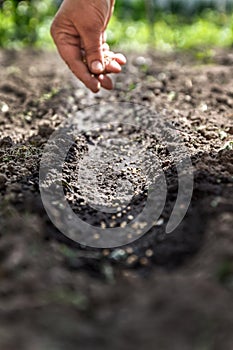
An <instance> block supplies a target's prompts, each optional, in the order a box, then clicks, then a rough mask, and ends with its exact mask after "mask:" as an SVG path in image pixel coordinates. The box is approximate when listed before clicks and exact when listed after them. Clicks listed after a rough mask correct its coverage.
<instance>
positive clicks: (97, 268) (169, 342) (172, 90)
mask: <svg viewBox="0 0 233 350" xmlns="http://www.w3.org/2000/svg"><path fill="white" fill-rule="evenodd" d="M128 58H129V62H128V65H127V67H126V68H124V71H123V72H122V73H121V74H120V75H119V76H117V77H116V79H115V90H114V91H112V92H106V91H102V92H101V93H99V94H97V95H93V94H92V93H90V92H88V91H87V90H86V89H84V88H83V86H81V84H80V83H78V82H77V81H76V79H74V77H72V76H71V73H69V72H68V70H67V69H66V68H65V67H64V65H63V63H62V62H61V61H60V60H59V59H58V57H57V55H56V54H54V53H42V52H34V51H21V52H15V51H2V52H0V64H1V71H0V222H1V226H0V349H1V350H14V349H17V350H21V349H22V350H46V349H49V350H53V349H54V350H63V349H67V350H70V349H90V350H92V349H103V348H108V349H126V350H131V349H140V350H141V349H146V350H147V349H148V350H150V349H160V350H163V349H164V350H170V349H172V350H183V349H184V350H189V349H192V350H194V349H195V350H202V349H208V350H209V349H214V350H220V349H224V350H232V349H233V345H232V344H233V313H232V310H233V238H232V232H233V230H232V228H233V216H232V211H233V201H232V194H233V185H232V184H233V164H232V160H233V150H232V139H233V136H232V135H233V51H224V52H222V51H217V52H216V54H215V56H214V57H213V60H212V61H211V62H200V61H196V60H195V59H194V58H193V55H191V54H190V55H184V54H160V53H147V54H144V55H143V57H142V56H141V54H140V55H139V54H129V55H128ZM120 101H121V102H134V103H137V104H141V105H143V106H145V107H150V108H152V109H154V110H156V111H158V113H160V115H162V116H163V117H164V119H166V120H168V121H169V122H170V123H172V124H173V125H174V127H176V128H177V129H178V130H179V131H180V134H181V135H182V140H183V143H184V144H185V146H186V147H187V148H188V150H189V152H190V155H191V159H192V164H193V166H194V192H193V197H192V201H191V204H190V207H189V210H188V212H187V214H186V216H185V218H184V220H183V222H182V223H181V224H180V225H179V227H178V228H177V229H176V230H175V231H174V232H172V233H171V234H166V233H165V227H166V223H167V222H168V220H169V216H170V214H171V210H172V208H173V206H174V203H175V200H176V196H177V191H178V182H177V172H176V168H175V164H174V163H173V162H172V161H171V158H170V155H169V153H168V152H167V150H166V147H164V146H163V145H162V144H158V140H154V139H153V137H152V136H151V135H149V136H148V135H146V133H144V134H143V132H142V130H138V129H137V128H135V129H134V130H129V129H127V128H126V127H125V126H124V125H123V126H122V129H121V130H122V133H123V134H124V135H125V136H129V137H141V139H143V140H147V143H148V144H147V147H149V146H150V147H151V149H152V150H153V151H155V150H156V152H158V153H159V158H160V160H161V164H162V168H163V171H164V174H165V176H166V181H167V187H168V194H167V201H166V205H165V208H164V211H163V213H162V216H161V218H160V220H159V222H157V224H156V223H155V225H154V226H153V227H152V228H151V229H150V230H149V232H148V233H147V234H145V235H144V236H143V237H141V238H140V239H139V240H137V241H135V242H134V243H131V244H128V245H127V246H123V247H120V248H116V249H92V248H90V247H85V245H84V244H82V245H79V244H78V243H76V242H74V241H71V240H70V239H69V238H67V237H65V236H64V235H63V234H62V233H61V232H59V231H58V229H56V228H55V227H54V225H53V224H52V223H51V222H50V220H49V218H48V216H47V214H46V212H45V209H44V207H43V204H42V201H41V198H40V191H39V165H40V159H41V156H42V154H43V148H44V146H45V144H46V142H47V140H48V138H49V137H50V135H51V134H52V132H53V131H54V130H55V129H57V128H58V126H59V125H60V123H61V122H63V121H64V120H65V119H66V118H67V117H69V116H72V115H74V114H75V113H76V112H77V111H80V110H83V109H84V108H85V107H87V106H91V105H93V104H98V105H99V104H103V105H104V104H105V103H106V102H107V103H113V102H120ZM116 121H117V110H116ZM113 129H114V128H113ZM111 130H112V129H111V128H109V129H108V131H106V130H103V129H100V130H97V131H93V132H91V133H89V134H85V133H84V134H82V135H81V136H80V138H79V139H77V140H76V142H75V144H74V145H73V146H72V148H71V149H70V151H69V154H68V155H67V157H66V162H65V164H64V167H63V181H64V184H65V185H67V186H65V185H64V192H65V194H66V197H67V200H68V202H69V203H70V205H71V207H72V209H73V210H74V212H75V213H77V215H79V217H81V218H82V219H83V220H84V221H87V222H88V223H90V224H92V225H95V226H97V227H98V226H100V227H101V226H103V225H104V227H105V226H107V227H109V226H110V227H111V225H115V226H116V227H121V225H122V222H127V220H128V219H129V217H131V216H136V215H138V213H139V212H140V211H141V210H142V208H143V206H144V203H145V201H146V196H147V187H146V183H145V181H144V179H143V176H141V177H140V176H139V177H137V176H134V172H133V173H132V169H130V168H129V172H128V173H127V174H126V175H125V176H126V178H128V179H129V178H130V179H131V182H132V184H133V186H134V190H135V191H136V195H135V196H134V199H133V201H132V203H131V204H130V206H128V207H126V208H121V210H120V214H119V215H118V216H117V215H115V216H113V214H110V213H102V212H100V211H98V210H95V209H93V208H91V207H90V206H88V205H86V204H85V194H83V193H80V188H78V186H76V183H77V179H78V175H77V172H75V171H74V169H77V167H78V164H79V161H80V159H81V158H82V156H83V154H84V153H85V152H87V151H88V149H89V147H90V145H92V144H93V143H94V142H95V141H96V139H98V137H99V136H100V135H105V136H104V137H106V138H107V137H108V135H109V134H108V133H111V132H112V131H111ZM113 131H114V130H113ZM148 145H149V146H148ZM156 146H159V147H156ZM113 161H114V160H113ZM104 172H105V174H106V177H105V180H106V182H105V184H104V186H103V198H111V191H115V190H116V188H115V187H114V184H115V182H116V180H115V178H114V174H113V173H112V171H111V168H108V169H104ZM89 187H90V188H89V191H91V190H92V187H91V183H90V186H89ZM107 190H108V191H110V192H108V191H107ZM103 198H100V199H99V202H100V203H101V201H102V199H103ZM95 201H96V199H95ZM97 202H98V199H97ZM113 219H114V223H113V224H112V221H113ZM123 226H124V225H123ZM123 226H122V227H123ZM97 239H98V237H97Z"/></svg>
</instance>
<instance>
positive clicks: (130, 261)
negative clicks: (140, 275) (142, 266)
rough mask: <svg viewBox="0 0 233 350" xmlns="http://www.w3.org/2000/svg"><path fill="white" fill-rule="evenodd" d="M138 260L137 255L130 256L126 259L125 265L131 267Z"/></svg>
mask: <svg viewBox="0 0 233 350" xmlns="http://www.w3.org/2000/svg"><path fill="white" fill-rule="evenodd" d="M137 260H138V257H137V255H131V256H129V257H128V259H127V260H126V262H127V264H129V265H132V264H134V263H135V262H136V261H137Z"/></svg>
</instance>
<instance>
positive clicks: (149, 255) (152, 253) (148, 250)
mask: <svg viewBox="0 0 233 350" xmlns="http://www.w3.org/2000/svg"><path fill="white" fill-rule="evenodd" d="M153 255H154V252H153V250H152V249H147V251H146V256H147V257H148V258H151V257H152V256H153Z"/></svg>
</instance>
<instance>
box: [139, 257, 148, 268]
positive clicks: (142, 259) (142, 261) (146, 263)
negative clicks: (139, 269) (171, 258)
mask: <svg viewBox="0 0 233 350" xmlns="http://www.w3.org/2000/svg"><path fill="white" fill-rule="evenodd" d="M139 262H140V264H141V265H143V266H146V265H148V264H149V260H148V259H147V258H141V259H140V260H139Z"/></svg>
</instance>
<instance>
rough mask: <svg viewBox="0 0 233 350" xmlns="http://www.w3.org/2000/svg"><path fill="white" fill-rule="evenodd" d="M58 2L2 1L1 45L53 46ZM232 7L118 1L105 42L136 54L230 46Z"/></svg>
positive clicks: (205, 0)
mask: <svg viewBox="0 0 233 350" xmlns="http://www.w3.org/2000/svg"><path fill="white" fill-rule="evenodd" d="M60 2H61V0H41V1H38V0H0V46H1V47H8V48H21V47H24V46H32V45H33V46H37V47H40V48H41V47H42V48H48V47H52V40H51V37H50V33H49V27H50V24H51V22H52V19H53V17H54V15H55V13H56V11H57V8H58V5H59V3H60ZM232 7H233V0H221V1H220V0H116V6H115V12H114V16H113V18H112V20H111V22H110V25H109V28H108V41H109V42H110V44H112V45H117V46H123V47H124V48H127V49H130V48H132V49H139V50H140V49H141V48H142V47H143V46H147V45H148V44H149V45H151V46H153V47H157V48H159V49H164V50H172V49H192V48H199V49H201V48H204V47H205V48H206V50H210V49H211V47H214V46H228V47H229V46H232V45H233V12H232ZM209 53H210V51H209ZM207 55H208V53H207Z"/></svg>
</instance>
